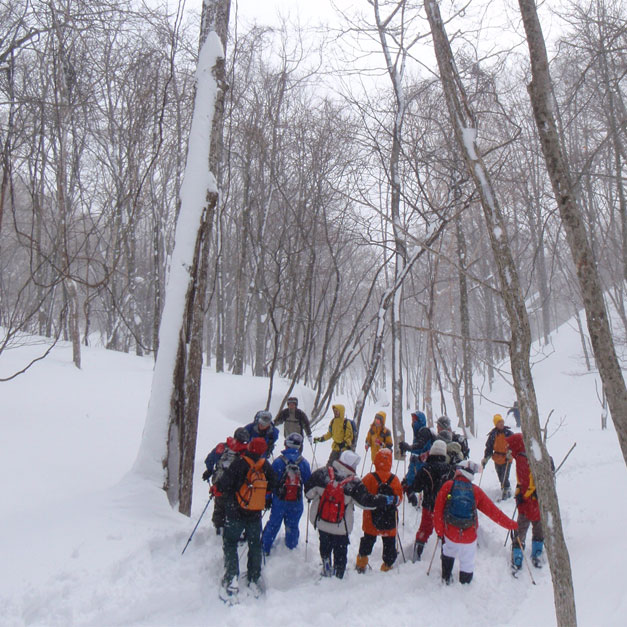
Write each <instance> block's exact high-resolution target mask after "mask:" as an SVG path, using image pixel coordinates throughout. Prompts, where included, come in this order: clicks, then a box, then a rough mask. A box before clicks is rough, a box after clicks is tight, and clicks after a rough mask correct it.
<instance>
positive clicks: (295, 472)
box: [277, 455, 303, 501]
mask: <svg viewBox="0 0 627 627" xmlns="http://www.w3.org/2000/svg"><path fill="white" fill-rule="evenodd" d="M279 459H282V460H283V462H284V463H285V471H284V472H283V474H282V475H281V478H280V479H279V487H278V488H277V496H278V497H279V498H280V499H281V500H282V501H298V500H300V499H301V498H302V494H303V489H302V488H303V480H302V477H301V474H300V466H299V464H300V462H301V461H302V460H303V457H302V455H301V456H300V457H299V458H298V459H297V460H296V461H294V462H292V461H290V460H289V459H287V458H286V457H285V456H283V455H281V457H280V458H279Z"/></svg>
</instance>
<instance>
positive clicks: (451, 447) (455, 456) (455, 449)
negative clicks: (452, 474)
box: [446, 442, 464, 464]
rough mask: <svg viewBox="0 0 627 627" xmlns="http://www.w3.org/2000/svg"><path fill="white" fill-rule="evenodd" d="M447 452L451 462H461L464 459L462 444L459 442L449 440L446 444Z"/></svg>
mask: <svg viewBox="0 0 627 627" xmlns="http://www.w3.org/2000/svg"><path fill="white" fill-rule="evenodd" d="M446 454H447V455H448V456H449V459H450V462H451V464H455V463H457V462H461V461H462V460H463V459H464V455H463V454H462V445H461V444H460V443H459V442H449V443H448V444H447V445H446Z"/></svg>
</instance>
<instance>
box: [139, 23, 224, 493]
mask: <svg viewBox="0 0 627 627" xmlns="http://www.w3.org/2000/svg"><path fill="white" fill-rule="evenodd" d="M223 57H224V53H223V47H222V43H221V41H220V38H219V37H218V35H217V33H216V32H215V31H211V32H208V34H207V36H206V38H205V39H204V42H203V44H202V46H201V48H200V52H199V57H198V67H197V70H196V94H195V102H194V112H193V117H192V124H191V129H190V137H189V145H188V150H187V163H186V168H185V176H184V179H183V183H182V186H181V193H180V196H181V208H180V212H179V215H178V218H177V223H176V232H175V242H174V248H173V251H172V258H171V260H170V268H169V274H168V281H167V287H166V293H165V302H164V307H163V314H162V316H161V324H160V327H159V352H158V354H157V359H156V362H155V369H154V374H153V380H152V388H151V394H150V401H149V404H148V412H147V416H146V423H145V426H144V433H143V436H142V442H141V445H140V449H139V452H138V455H137V459H136V461H135V464H134V467H133V471H134V472H135V473H137V474H139V475H141V476H143V477H145V478H147V479H148V480H150V481H152V482H154V483H156V484H158V485H160V486H162V487H163V489H164V490H166V491H167V493H168V499H169V500H170V503H171V504H172V505H175V504H176V503H178V502H179V500H180V480H181V476H180V474H181V473H180V468H179V466H180V452H181V444H182V443H183V442H185V443H186V446H191V444H192V443H191V442H189V441H188V440H187V439H186V438H185V434H183V433H181V423H180V422H179V416H180V414H181V409H182V405H184V402H185V394H184V391H185V389H186V384H187V381H185V380H184V379H185V369H184V368H183V367H182V364H184V363H185V360H184V359H183V357H184V355H183V354H182V353H184V352H185V351H186V350H187V349H188V347H187V345H186V342H185V341H184V340H185V337H186V335H187V334H188V333H189V331H190V329H188V328H186V326H187V324H186V322H188V321H187V319H186V308H187V304H188V298H189V295H190V293H191V292H193V291H194V290H195V289H197V287H198V286H197V284H196V278H197V277H195V276H194V266H195V264H197V263H198V259H199V257H200V250H201V249H202V248H201V246H200V241H201V239H200V236H201V233H202V230H203V224H205V223H206V220H205V218H206V213H207V210H208V206H209V202H210V199H211V198H212V197H217V193H218V190H217V184H216V180H215V177H214V175H213V173H212V171H211V169H210V164H209V159H208V154H209V150H210V145H211V138H212V130H213V122H214V115H215V108H216V100H217V97H218V89H219V87H218V80H217V78H216V76H215V73H214V68H215V67H216V65H217V64H218V63H219V61H220V60H222V59H223ZM196 383H197V384H198V385H199V381H197V382H196ZM195 444H196V443H195V438H194V442H193V447H194V448H195ZM190 504H191V501H190Z"/></svg>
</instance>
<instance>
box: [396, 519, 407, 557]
mask: <svg viewBox="0 0 627 627" xmlns="http://www.w3.org/2000/svg"><path fill="white" fill-rule="evenodd" d="M396 541H397V542H398V546H399V548H400V549H401V555H402V556H403V564H407V560H406V559H405V551H403V543H402V542H401V534H400V533H399V532H398V510H396Z"/></svg>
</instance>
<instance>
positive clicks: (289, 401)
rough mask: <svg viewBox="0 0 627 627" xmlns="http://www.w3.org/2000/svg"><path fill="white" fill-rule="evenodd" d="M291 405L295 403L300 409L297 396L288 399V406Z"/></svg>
mask: <svg viewBox="0 0 627 627" xmlns="http://www.w3.org/2000/svg"><path fill="white" fill-rule="evenodd" d="M290 403H294V405H296V407H298V399H297V398H296V397H295V396H290V397H289V398H288V399H287V404H288V405H289V404H290Z"/></svg>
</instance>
